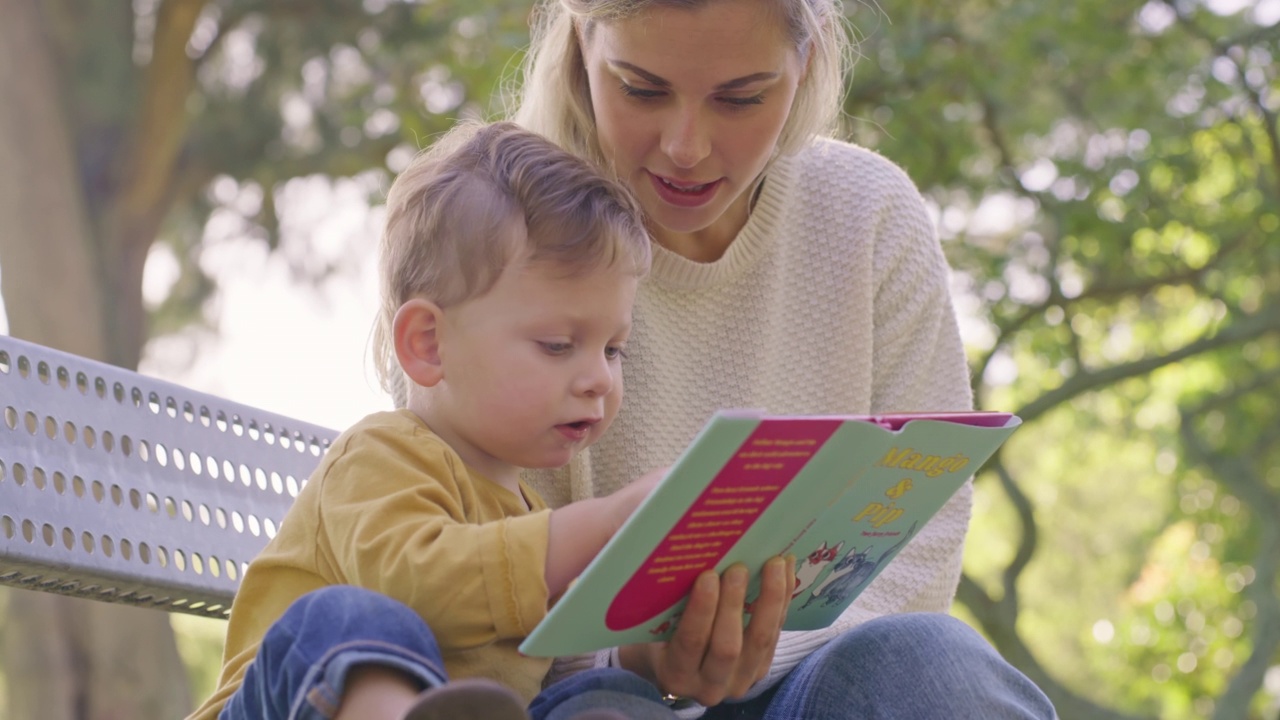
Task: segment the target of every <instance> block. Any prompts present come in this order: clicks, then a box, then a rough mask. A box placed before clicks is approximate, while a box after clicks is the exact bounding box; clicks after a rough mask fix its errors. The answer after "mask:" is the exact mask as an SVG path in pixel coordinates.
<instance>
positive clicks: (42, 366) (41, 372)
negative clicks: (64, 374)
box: [36, 360, 51, 385]
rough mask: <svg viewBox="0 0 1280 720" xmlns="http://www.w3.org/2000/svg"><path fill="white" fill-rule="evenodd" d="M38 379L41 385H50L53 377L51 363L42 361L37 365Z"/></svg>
mask: <svg viewBox="0 0 1280 720" xmlns="http://www.w3.org/2000/svg"><path fill="white" fill-rule="evenodd" d="M36 377H37V378H39V380H40V382H41V383H43V384H45V385H48V384H49V378H50V377H51V375H50V373H49V363H47V362H45V361H43V360H41V361H40V362H39V363H37V364H36Z"/></svg>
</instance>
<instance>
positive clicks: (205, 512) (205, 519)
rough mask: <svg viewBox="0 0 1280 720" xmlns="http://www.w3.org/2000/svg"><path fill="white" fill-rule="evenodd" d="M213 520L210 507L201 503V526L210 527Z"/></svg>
mask: <svg viewBox="0 0 1280 720" xmlns="http://www.w3.org/2000/svg"><path fill="white" fill-rule="evenodd" d="M211 519H212V518H211V516H210V515H209V506H208V505H205V504H204V503H200V524H202V525H208V524H209V521H210V520H211Z"/></svg>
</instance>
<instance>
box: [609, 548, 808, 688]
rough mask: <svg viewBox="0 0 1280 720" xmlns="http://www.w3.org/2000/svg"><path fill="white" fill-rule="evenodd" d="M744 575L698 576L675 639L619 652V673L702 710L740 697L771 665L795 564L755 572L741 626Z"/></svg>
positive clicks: (738, 570)
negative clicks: (756, 587)
mask: <svg viewBox="0 0 1280 720" xmlns="http://www.w3.org/2000/svg"><path fill="white" fill-rule="evenodd" d="M748 580H749V578H748V573H747V568H746V567H745V566H743V565H741V564H738V565H734V566H732V567H730V568H729V569H728V570H726V571H725V572H724V575H723V576H721V577H717V576H716V574H715V572H713V571H711V570H708V571H706V572H704V573H702V575H700V576H698V579H697V581H696V582H695V583H694V587H693V592H692V593H691V594H690V596H689V603H688V605H686V606H685V610H684V614H683V615H682V616H681V617H680V624H679V626H678V627H677V628H676V633H675V635H674V636H672V638H671V639H670V640H668V641H666V642H661V643H647V644H641V645H628V646H625V647H622V648H620V649H619V659H620V660H621V662H622V666H623V667H625V668H627V669H629V670H631V671H633V672H636V673H638V674H639V675H641V676H642V677H646V678H648V679H649V680H650V681H652V682H653V683H655V684H656V685H657V686H658V688H659V689H661V690H662V692H664V693H668V694H671V695H677V696H680V697H687V698H692V699H694V700H697V701H698V702H699V703H701V704H703V705H706V706H708V707H710V706H713V705H718V704H720V703H721V702H723V701H724V700H725V699H727V698H736V697H741V696H742V695H744V694H745V693H746V692H747V690H748V689H750V688H751V685H752V684H753V683H755V682H756V681H757V680H759V679H761V678H763V677H764V676H765V674H766V673H768V671H769V666H770V664H771V663H772V662H773V653H774V651H775V650H776V649H777V646H778V635H779V634H780V633H781V632H782V623H783V621H784V620H785V619H786V611H787V603H788V602H789V601H790V600H791V589H792V588H794V587H795V558H794V557H788V558H785V559H784V558H782V557H774V558H772V559H770V560H769V561H768V562H767V563H765V566H764V569H763V570H762V571H761V583H760V595H759V597H757V598H756V600H755V603H754V607H753V610H754V612H753V613H752V615H751V620H750V622H749V623H748V624H747V626H746V627H745V628H744V627H743V625H742V615H743V606H744V604H745V602H746V594H747V583H748Z"/></svg>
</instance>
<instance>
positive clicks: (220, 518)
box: [213, 508, 227, 530]
mask: <svg viewBox="0 0 1280 720" xmlns="http://www.w3.org/2000/svg"><path fill="white" fill-rule="evenodd" d="M213 519H214V521H215V522H217V523H218V527H219V528H222V529H223V530H226V529H227V511H226V510H223V509H222V508H218V509H216V510H214V511H213Z"/></svg>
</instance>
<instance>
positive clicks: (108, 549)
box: [98, 535, 116, 557]
mask: <svg viewBox="0 0 1280 720" xmlns="http://www.w3.org/2000/svg"><path fill="white" fill-rule="evenodd" d="M98 539H99V540H100V541H101V544H102V554H103V555H106V556H107V557H112V556H114V555H115V554H116V546H115V543H114V542H112V541H111V536H110V535H103V536H102V537H100V538H98Z"/></svg>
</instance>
